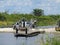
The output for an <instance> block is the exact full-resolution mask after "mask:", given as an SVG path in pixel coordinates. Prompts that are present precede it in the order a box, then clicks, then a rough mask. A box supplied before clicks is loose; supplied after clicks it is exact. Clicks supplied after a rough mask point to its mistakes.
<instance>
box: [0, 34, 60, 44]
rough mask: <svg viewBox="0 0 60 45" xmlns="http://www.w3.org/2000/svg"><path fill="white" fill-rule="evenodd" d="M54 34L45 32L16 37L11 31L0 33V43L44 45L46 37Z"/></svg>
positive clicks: (51, 36)
mask: <svg viewBox="0 0 60 45" xmlns="http://www.w3.org/2000/svg"><path fill="white" fill-rule="evenodd" d="M56 35H58V34H54V33H45V34H39V35H37V36H34V37H28V38H26V37H18V38H16V37H14V34H13V33H0V45H44V44H45V42H46V39H47V38H48V39H49V40H50V39H51V38H53V37H54V36H55V37H56ZM59 36H60V35H59Z"/></svg>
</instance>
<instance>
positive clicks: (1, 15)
mask: <svg viewBox="0 0 60 45" xmlns="http://www.w3.org/2000/svg"><path fill="white" fill-rule="evenodd" d="M4 20H6V18H5V16H4V15H3V13H0V21H4Z"/></svg>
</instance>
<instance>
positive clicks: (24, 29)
mask: <svg viewBox="0 0 60 45" xmlns="http://www.w3.org/2000/svg"><path fill="white" fill-rule="evenodd" d="M36 22H37V21H36V20H33V19H31V20H30V21H27V20H26V19H25V18H23V19H21V20H19V21H18V22H17V23H16V24H15V25H13V29H14V30H16V33H15V34H14V35H15V36H16V37H20V36H22V37H33V36H36V35H38V34H40V33H44V32H45V31H39V30H38V29H36Z"/></svg>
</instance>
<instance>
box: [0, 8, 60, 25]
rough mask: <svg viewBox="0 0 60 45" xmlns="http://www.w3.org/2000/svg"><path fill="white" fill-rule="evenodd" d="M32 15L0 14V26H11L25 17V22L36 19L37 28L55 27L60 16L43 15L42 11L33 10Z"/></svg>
mask: <svg viewBox="0 0 60 45" xmlns="http://www.w3.org/2000/svg"><path fill="white" fill-rule="evenodd" d="M32 12H33V13H32V14H19V13H13V14H9V13H8V12H0V25H13V24H15V23H16V22H17V21H19V20H20V19H21V18H23V17H25V18H26V19H27V20H30V19H31V18H32V19H37V24H36V25H38V26H47V25H56V23H57V21H58V20H59V19H60V15H44V10H42V9H33V11H32Z"/></svg>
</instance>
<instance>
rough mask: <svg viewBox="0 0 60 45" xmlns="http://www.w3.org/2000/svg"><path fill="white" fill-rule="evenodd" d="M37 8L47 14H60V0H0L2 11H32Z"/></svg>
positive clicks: (0, 9) (0, 10)
mask: <svg viewBox="0 0 60 45" xmlns="http://www.w3.org/2000/svg"><path fill="white" fill-rule="evenodd" d="M35 8H39V9H43V10H44V13H45V14H60V0H0V12H4V11H9V13H31V12H32V11H33V9H35Z"/></svg>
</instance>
